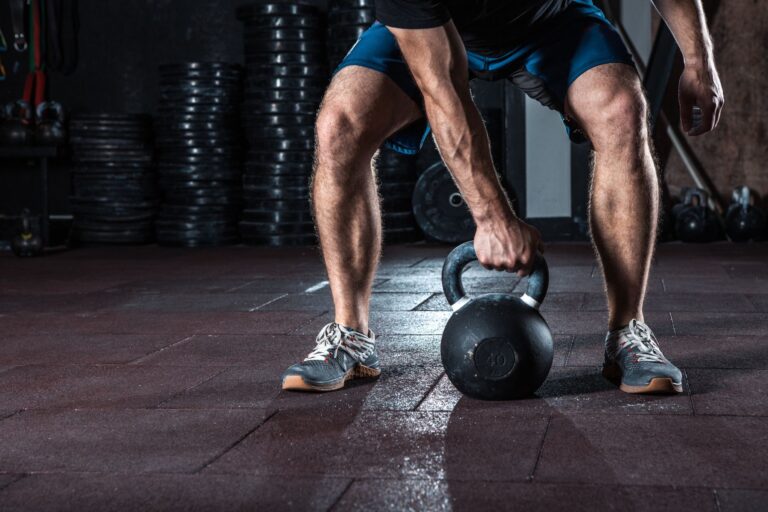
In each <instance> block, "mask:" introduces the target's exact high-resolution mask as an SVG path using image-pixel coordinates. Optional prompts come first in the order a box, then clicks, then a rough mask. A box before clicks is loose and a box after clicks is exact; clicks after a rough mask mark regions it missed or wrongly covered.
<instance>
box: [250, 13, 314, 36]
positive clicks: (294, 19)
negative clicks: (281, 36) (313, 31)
mask: <svg viewBox="0 0 768 512" xmlns="http://www.w3.org/2000/svg"><path fill="white" fill-rule="evenodd" d="M323 27H325V20H324V19H323V18H322V16H295V15H288V16H259V17H256V18H253V19H251V20H248V23H247V24H246V25H245V30H246V32H247V31H249V30H251V29H254V28H256V29H258V28H323Z"/></svg>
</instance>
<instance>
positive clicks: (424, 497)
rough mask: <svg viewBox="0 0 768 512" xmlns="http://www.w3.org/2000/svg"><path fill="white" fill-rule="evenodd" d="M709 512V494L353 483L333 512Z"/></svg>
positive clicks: (569, 487) (497, 484)
mask: <svg viewBox="0 0 768 512" xmlns="http://www.w3.org/2000/svg"><path fill="white" fill-rule="evenodd" d="M357 510H359V511H363V510H430V511H445V512H450V511H453V510H510V511H530V512H537V511H541V512H551V511H563V512H578V511H584V512H592V511H595V510H632V511H636V512H678V511H679V512H682V511H690V512H705V511H710V512H715V510H716V505H715V500H714V495H713V493H712V491H709V490H703V489H671V488H666V487H598V486H577V485H548V484H538V483H533V484H531V483H516V482H466V481H453V480H448V481H445V480H438V481H435V480H357V481H355V482H353V483H352V485H351V486H350V488H349V489H348V490H347V492H346V493H344V496H343V497H342V498H341V500H339V502H338V504H337V505H336V507H334V511H338V512H341V511H357Z"/></svg>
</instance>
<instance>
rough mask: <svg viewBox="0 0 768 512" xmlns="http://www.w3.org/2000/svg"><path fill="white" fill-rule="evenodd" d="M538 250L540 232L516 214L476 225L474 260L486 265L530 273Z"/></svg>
mask: <svg viewBox="0 0 768 512" xmlns="http://www.w3.org/2000/svg"><path fill="white" fill-rule="evenodd" d="M537 251H538V252H544V244H543V243H542V242H541V234H540V233H539V231H538V230H537V229H536V228H534V227H533V226H530V225H528V224H526V223H525V222H523V221H521V220H519V219H517V218H515V219H512V220H510V221H506V222H484V223H479V224H478V226H477V231H476V232H475V252H476V253H477V260H478V261H479V262H480V264H481V265H482V266H483V267H485V268H487V269H492V270H502V271H504V270H505V271H507V272H517V275H519V276H520V277H523V276H527V275H528V274H530V273H531V270H532V268H533V263H534V259H535V257H536V252H537Z"/></svg>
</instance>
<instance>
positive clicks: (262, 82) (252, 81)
mask: <svg viewBox="0 0 768 512" xmlns="http://www.w3.org/2000/svg"><path fill="white" fill-rule="evenodd" d="M326 85H328V80H327V79H326V78H325V76H323V77H312V78H296V77H275V78H263V77H251V78H249V79H248V83H247V84H246V94H247V93H248V92H249V89H253V90H255V91H259V90H263V89H308V90H310V91H311V90H313V89H323V88H325V86H326Z"/></svg>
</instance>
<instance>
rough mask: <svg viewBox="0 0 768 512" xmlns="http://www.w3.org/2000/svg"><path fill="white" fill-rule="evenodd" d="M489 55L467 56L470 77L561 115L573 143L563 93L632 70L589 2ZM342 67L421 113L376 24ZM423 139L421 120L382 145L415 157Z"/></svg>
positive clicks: (402, 66)
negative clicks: (371, 76) (396, 89)
mask: <svg viewBox="0 0 768 512" xmlns="http://www.w3.org/2000/svg"><path fill="white" fill-rule="evenodd" d="M493 50H494V51H493V53H494V54H496V55H500V56H498V57H487V56H483V55H480V54H478V53H474V52H471V51H468V52H467V61H468V64H469V73H470V77H472V78H480V79H484V80H501V79H508V80H511V81H512V83H514V84H515V85H516V86H517V87H519V88H520V89H522V90H523V91H524V92H525V93H526V94H528V96H530V97H531V98H533V99H535V100H537V101H539V102H540V103H541V104H542V105H544V106H547V107H549V108H551V109H553V110H556V111H558V112H560V115H561V116H562V117H563V122H564V123H565V128H566V130H567V132H568V135H569V136H570V138H571V140H573V141H574V142H583V141H584V140H585V138H584V134H583V133H582V132H581V131H580V130H579V128H578V126H576V125H575V124H574V123H573V122H572V121H571V120H569V119H566V117H565V116H564V115H563V105H564V103H565V97H566V92H567V91H568V87H569V86H570V85H571V84H572V83H573V81H574V80H576V78H578V77H579V76H580V75H581V74H582V73H584V72H585V71H587V70H588V69H590V68H593V67H595V66H599V65H601V64H608V63H614V62H620V63H625V64H629V65H632V66H633V65H634V64H633V63H632V57H631V56H630V55H629V53H628V52H627V49H626V47H625V46H624V43H623V42H622V40H621V37H620V36H619V34H618V32H617V31H616V29H615V28H614V27H613V25H611V23H610V22H609V21H608V20H607V19H606V18H605V16H604V15H603V12H602V11H601V10H600V9H598V8H597V7H595V6H594V5H593V4H592V1H591V0H574V1H573V2H572V3H571V4H570V5H569V6H568V7H567V8H566V9H565V10H564V11H563V12H562V13H560V14H558V15H557V16H556V17H555V18H553V19H551V20H548V21H546V22H544V23H542V24H541V25H540V26H539V27H534V28H533V29H531V34H530V36H529V37H527V38H526V40H525V42H524V43H522V44H519V45H517V46H514V47H511V48H508V49H506V48H502V49H498V48H496V49H493ZM346 66H363V67H366V68H370V69H374V70H376V71H380V72H382V73H384V74H385V75H387V76H388V77H390V78H391V79H392V80H394V81H395V83H396V84H397V85H398V86H400V88H401V89H402V90H403V91H404V92H405V93H406V94H407V95H408V96H410V97H411V98H413V99H414V101H416V103H417V104H419V105H420V106H421V108H422V110H423V108H424V107H423V103H424V102H423V99H422V96H421V93H420V92H419V88H418V87H417V86H416V83H415V82H414V80H413V77H412V76H411V73H410V71H409V70H408V65H407V64H406V63H405V61H404V60H403V56H402V54H401V53H400V49H399V48H398V46H397V42H396V41H395V37H394V36H393V35H392V33H391V32H390V31H389V30H388V29H387V28H386V27H385V26H384V25H382V24H381V23H379V22H376V23H374V24H373V25H372V26H371V27H370V28H368V30H366V31H365V32H364V33H363V35H362V36H360V39H359V40H358V41H357V43H355V45H354V46H353V47H352V49H351V50H350V51H349V53H348V54H347V56H346V57H345V58H344V60H343V61H342V62H341V64H339V67H338V68H337V69H336V71H337V72H338V71H339V70H340V69H342V68H344V67H346ZM428 135H429V125H428V123H427V121H426V118H424V119H422V120H420V121H417V122H415V123H413V124H411V125H410V126H407V127H406V128H404V129H402V130H400V131H399V132H397V133H395V134H394V135H392V136H391V137H390V138H389V139H388V140H387V142H386V144H385V145H386V146H388V147H389V148H391V149H394V150H395V151H398V152H400V153H405V154H414V153H416V152H417V151H418V150H419V149H420V148H421V146H422V144H423V143H424V140H425V139H426V138H427V136H428Z"/></svg>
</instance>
